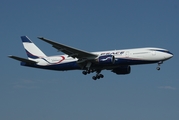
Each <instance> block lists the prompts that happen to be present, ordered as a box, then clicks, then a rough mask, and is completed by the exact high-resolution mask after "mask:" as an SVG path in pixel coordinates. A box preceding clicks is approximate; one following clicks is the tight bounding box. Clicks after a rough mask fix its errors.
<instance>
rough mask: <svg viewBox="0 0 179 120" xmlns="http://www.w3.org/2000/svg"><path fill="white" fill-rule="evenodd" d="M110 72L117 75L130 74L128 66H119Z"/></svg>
mask: <svg viewBox="0 0 179 120" xmlns="http://www.w3.org/2000/svg"><path fill="white" fill-rule="evenodd" d="M112 72H114V73H116V74H118V75H125V74H129V73H130V72H131V67H130V66H120V67H118V68H115V69H113V70H112Z"/></svg>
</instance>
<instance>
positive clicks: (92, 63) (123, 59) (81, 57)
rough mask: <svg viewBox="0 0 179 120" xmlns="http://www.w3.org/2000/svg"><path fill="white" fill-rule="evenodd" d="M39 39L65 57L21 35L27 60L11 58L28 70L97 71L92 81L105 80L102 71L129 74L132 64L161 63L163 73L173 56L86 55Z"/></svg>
mask: <svg viewBox="0 0 179 120" xmlns="http://www.w3.org/2000/svg"><path fill="white" fill-rule="evenodd" d="M38 38H39V39H40V40H42V41H45V42H47V43H49V44H51V45H52V46H53V47H54V48H56V49H57V50H58V51H61V52H63V53H65V55H57V56H46V55H45V54H44V53H43V52H42V51H41V50H40V49H39V48H38V47H37V46H36V45H35V44H34V43H33V42H32V41H31V40H30V39H29V38H28V37H27V36H21V40H22V43H23V46H24V48H25V51H26V53H27V56H28V59H26V58H21V57H17V56H13V55H9V57H10V58H13V59H15V60H18V61H20V62H21V65H22V66H27V67H34V68H41V69H48V70H57V71H67V70H82V73H83V74H84V75H87V74H90V73H93V72H96V75H94V76H93V77H92V79H93V80H97V79H100V78H103V77H104V75H103V74H101V71H102V70H110V71H111V72H113V73H116V74H117V75H125V74H130V72H131V66H132V65H140V64H152V63H158V66H157V70H160V65H161V64H162V63H163V62H164V61H166V60H168V59H170V58H172V57H173V54H172V53H171V52H170V51H168V50H166V49H162V48H155V47H145V48H134V49H123V50H110V51H100V52H87V51H84V50H80V49H76V48H74V47H70V46H67V45H64V44H61V43H57V42H54V41H52V40H49V39H46V38H43V37H38Z"/></svg>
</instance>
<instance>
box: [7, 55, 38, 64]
mask: <svg viewBox="0 0 179 120" xmlns="http://www.w3.org/2000/svg"><path fill="white" fill-rule="evenodd" d="M8 57H10V58H13V59H15V60H18V61H21V62H25V63H30V64H35V63H37V62H35V61H32V60H29V59H25V58H21V57H17V56H13V55H9V56H8Z"/></svg>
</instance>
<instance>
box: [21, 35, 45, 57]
mask: <svg viewBox="0 0 179 120" xmlns="http://www.w3.org/2000/svg"><path fill="white" fill-rule="evenodd" d="M21 39H22V43H23V46H24V48H25V51H26V53H27V56H28V58H29V59H37V58H42V57H46V55H45V54H44V53H43V52H42V51H41V50H40V49H39V48H38V47H37V46H36V45H35V44H34V43H33V42H32V41H31V40H30V39H29V38H28V37H27V36H21Z"/></svg>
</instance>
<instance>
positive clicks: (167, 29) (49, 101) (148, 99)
mask: <svg viewBox="0 0 179 120" xmlns="http://www.w3.org/2000/svg"><path fill="white" fill-rule="evenodd" d="M0 18H1V19H0V31H1V35H0V40H1V44H0V48H1V63H0V66H1V69H0V72H1V76H0V77H1V79H0V96H1V99H0V113H1V115H0V119H2V120H3V119H4V120H12V119H13V120H24V119H25V120H32V119H33V120H49V119H51V120H57V119H58V120H59V119H62V120H70V119H73V120H84V119H85V120H91V119H93V120H109V119H111V120H131V119H133V120H169V119H170V120H178V119H179V102H178V101H179V75H178V61H179V57H178V51H179V49H178V40H179V1H177V0H150V1H146V0H136V1H134V0H113V1H107V0H101V1H100V0H89V1H88V0H86V1H82V0H50V1H47V0H39V1H24V0H16V1H12V0H9V1H7V0H1V4H0ZM22 35H27V36H28V37H29V38H31V40H33V42H34V43H35V44H36V45H37V46H38V47H39V48H40V49H41V50H43V51H44V53H46V54H47V55H56V54H62V53H60V52H57V50H56V49H54V48H52V47H51V46H50V45H49V44H47V43H44V42H43V41H40V40H38V39H37V36H44V37H46V38H49V39H52V40H54V41H57V42H60V43H63V44H67V45H70V46H73V47H76V48H79V49H82V50H86V51H101V50H113V49H123V48H136V47H148V46H149V47H150V46H151V47H161V48H166V49H168V50H170V51H171V52H172V53H174V57H173V58H172V59H170V60H169V61H166V62H164V64H162V66H161V70H160V71H157V70H156V66H157V64H152V65H140V66H132V72H131V74H129V75H125V76H118V75H116V74H114V73H112V72H110V71H103V74H104V75H105V77H104V78H103V79H100V80H98V81H93V80H92V79H91V77H92V76H93V75H92V74H91V75H87V76H84V75H82V73H81V71H68V72H59V71H58V72H57V71H47V70H40V69H34V68H27V67H22V66H20V65H19V62H18V61H15V60H12V59H9V58H8V57H7V56H8V55H10V54H12V55H17V56H21V57H26V54H25V51H24V49H23V46H22V43H21V40H20V36H22Z"/></svg>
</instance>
